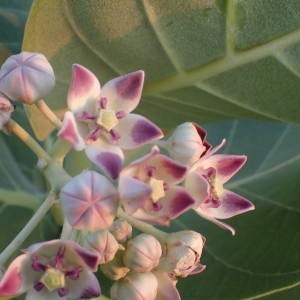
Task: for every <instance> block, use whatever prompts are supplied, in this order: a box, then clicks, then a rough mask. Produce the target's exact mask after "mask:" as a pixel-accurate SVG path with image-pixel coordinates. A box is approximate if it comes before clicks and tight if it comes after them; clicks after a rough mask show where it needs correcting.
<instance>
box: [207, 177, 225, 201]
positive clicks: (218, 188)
mask: <svg viewBox="0 0 300 300" xmlns="http://www.w3.org/2000/svg"><path fill="white" fill-rule="evenodd" d="M209 183H210V187H211V193H212V196H213V198H214V199H216V200H218V199H219V198H220V197H221V195H222V194H223V192H224V187H223V184H222V182H220V180H218V178H217V177H215V176H214V177H212V178H210V182H209Z"/></svg>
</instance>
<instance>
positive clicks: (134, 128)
mask: <svg viewBox="0 0 300 300" xmlns="http://www.w3.org/2000/svg"><path fill="white" fill-rule="evenodd" d="M115 130H116V131H117V132H118V133H119V134H120V136H121V138H120V140H119V145H120V147H121V148H123V149H133V148H136V147H138V146H141V145H144V144H146V143H149V142H151V141H154V140H157V139H160V138H162V137H163V133H162V131H161V129H160V128H159V127H158V126H156V125H155V124H154V123H152V122H151V121H149V120H148V119H146V118H145V117H143V116H140V115H137V114H128V115H127V116H126V117H125V118H124V119H121V120H120V121H119V124H118V125H117V126H116V127H115Z"/></svg>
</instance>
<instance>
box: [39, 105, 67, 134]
mask: <svg viewBox="0 0 300 300" xmlns="http://www.w3.org/2000/svg"><path fill="white" fill-rule="evenodd" d="M35 105H36V107H37V108H38V109H39V110H40V111H41V112H42V113H43V114H44V115H45V117H46V118H47V119H48V120H49V121H50V122H51V123H52V124H53V125H54V126H55V127H56V128H57V129H60V128H61V127H62V122H61V120H60V119H59V118H58V117H57V116H56V114H55V113H54V112H53V111H52V110H51V109H50V107H49V106H48V105H47V103H46V102H45V101H44V100H39V101H37V102H36V103H35Z"/></svg>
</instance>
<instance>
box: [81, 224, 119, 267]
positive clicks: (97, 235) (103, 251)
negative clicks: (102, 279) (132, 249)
mask: <svg viewBox="0 0 300 300" xmlns="http://www.w3.org/2000/svg"><path fill="white" fill-rule="evenodd" d="M82 244H83V247H84V248H85V249H87V250H90V251H92V252H95V253H96V254H97V255H98V257H99V260H98V264H106V263H108V262H109V261H111V260H112V259H113V258H114V257H115V254H116V252H117V251H118V249H119V244H118V242H117V241H116V239H115V238H114V236H113V235H112V234H111V233H110V232H109V231H108V230H100V231H94V232H89V233H88V234H87V235H86V236H85V237H84V241H83V243H82Z"/></svg>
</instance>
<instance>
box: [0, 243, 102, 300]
mask: <svg viewBox="0 0 300 300" xmlns="http://www.w3.org/2000/svg"><path fill="white" fill-rule="evenodd" d="M24 252H25V254H22V255H20V256H18V257H17V258H15V260H14V261H13V262H12V263H11V264H10V266H9V267H8V269H7V271H6V272H5V274H4V276H3V277H2V279H1V281H0V296H9V297H15V296H18V295H20V294H23V293H27V295H26V300H39V299H52V300H67V299H90V298H94V297H98V296H100V294H101V291H100V286H99V282H98V280H97V278H96V276H95V275H94V274H93V272H95V271H96V270H97V260H98V257H97V255H94V254H92V253H90V252H88V251H87V250H85V249H83V248H82V247H80V246H79V245H78V244H77V243H75V242H72V241H67V242H63V241H60V240H52V241H47V242H43V243H37V244H34V245H32V246H30V247H29V248H28V249H26V250H25V251H24Z"/></svg>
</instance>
